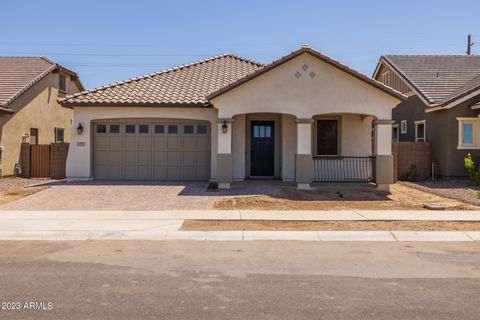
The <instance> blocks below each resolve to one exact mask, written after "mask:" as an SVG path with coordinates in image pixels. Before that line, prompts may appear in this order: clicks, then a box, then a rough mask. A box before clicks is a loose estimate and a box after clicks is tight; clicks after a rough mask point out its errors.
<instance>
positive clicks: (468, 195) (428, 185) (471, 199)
mask: <svg viewBox="0 0 480 320" xmlns="http://www.w3.org/2000/svg"><path fill="white" fill-rule="evenodd" d="M398 183H399V184H403V185H406V186H410V187H413V188H416V189H419V190H422V191H427V192H430V193H433V194H436V195H439V196H442V197H446V198H450V199H455V200H458V201H462V202H465V203H469V204H472V205H476V206H479V205H480V199H478V198H477V192H479V191H480V187H474V186H470V185H469V181H468V179H448V180H439V181H435V182H434V181H431V180H426V181H417V182H406V181H401V182H398Z"/></svg>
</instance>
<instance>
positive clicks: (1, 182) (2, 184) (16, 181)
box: [0, 177, 58, 191]
mask: <svg viewBox="0 0 480 320" xmlns="http://www.w3.org/2000/svg"><path fill="white" fill-rule="evenodd" d="M53 181H58V180H50V179H24V178H15V177H9V178H3V179H0V191H11V190H18V189H22V188H24V187H27V186H30V185H32V184H43V183H49V182H53Z"/></svg>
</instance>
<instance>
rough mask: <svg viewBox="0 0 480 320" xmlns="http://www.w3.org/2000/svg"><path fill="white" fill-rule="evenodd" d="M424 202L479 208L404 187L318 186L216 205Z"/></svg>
mask: <svg viewBox="0 0 480 320" xmlns="http://www.w3.org/2000/svg"><path fill="white" fill-rule="evenodd" d="M425 203H437V204H442V205H445V206H446V207H447V209H449V210H479V209H480V207H477V206H474V205H470V204H466V203H463V202H460V201H458V200H454V199H448V198H445V197H441V196H439V195H435V194H432V193H429V192H425V191H421V190H418V189H415V188H412V187H409V186H406V185H401V184H394V185H392V187H391V194H388V195H387V194H385V193H381V192H376V191H375V190H374V189H373V188H359V187H348V186H345V187H343V186H336V187H329V188H325V187H321V188H319V189H317V190H311V191H301V190H296V189H294V188H282V189H280V191H278V192H277V193H274V194H272V195H260V196H242V197H233V198H226V199H222V200H220V201H217V202H216V203H215V209H222V210H239V209H243V210H349V209H357V210H427V209H425V208H424V207H423V205H424V204H425Z"/></svg>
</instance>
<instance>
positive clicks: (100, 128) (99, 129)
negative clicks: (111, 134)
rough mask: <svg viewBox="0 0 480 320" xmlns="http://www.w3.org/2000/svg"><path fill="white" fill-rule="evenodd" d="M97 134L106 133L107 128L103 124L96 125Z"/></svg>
mask: <svg viewBox="0 0 480 320" xmlns="http://www.w3.org/2000/svg"><path fill="white" fill-rule="evenodd" d="M97 133H107V126H106V125H104V124H97Z"/></svg>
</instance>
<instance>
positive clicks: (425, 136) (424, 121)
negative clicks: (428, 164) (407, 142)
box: [415, 120, 427, 142]
mask: <svg viewBox="0 0 480 320" xmlns="http://www.w3.org/2000/svg"><path fill="white" fill-rule="evenodd" d="M420 124H423V138H419V137H418V125H420ZM415 142H427V121H426V120H420V121H415Z"/></svg>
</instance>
